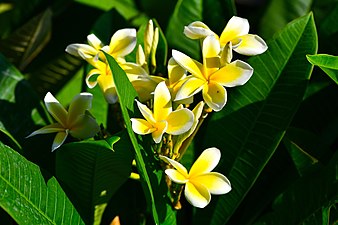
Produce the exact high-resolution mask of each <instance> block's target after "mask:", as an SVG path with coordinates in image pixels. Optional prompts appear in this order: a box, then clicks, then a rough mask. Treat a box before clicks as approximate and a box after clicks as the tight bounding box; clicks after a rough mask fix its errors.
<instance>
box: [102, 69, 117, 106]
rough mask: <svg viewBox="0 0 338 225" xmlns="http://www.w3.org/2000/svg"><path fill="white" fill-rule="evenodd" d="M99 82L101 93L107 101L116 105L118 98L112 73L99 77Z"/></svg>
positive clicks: (108, 72)
mask: <svg viewBox="0 0 338 225" xmlns="http://www.w3.org/2000/svg"><path fill="white" fill-rule="evenodd" d="M97 82H98V84H99V86H100V88H101V91H102V93H103V95H104V97H105V99H106V101H107V102H108V103H110V104H114V103H116V102H117V99H118V97H117V93H116V89H115V84H114V80H113V76H112V75H111V71H110V70H108V71H107V73H106V74H101V75H99V76H98V77H97Z"/></svg>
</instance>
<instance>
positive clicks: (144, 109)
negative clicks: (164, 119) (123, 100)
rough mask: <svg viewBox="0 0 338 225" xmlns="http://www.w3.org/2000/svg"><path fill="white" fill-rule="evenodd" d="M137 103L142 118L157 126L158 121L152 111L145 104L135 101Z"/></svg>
mask: <svg viewBox="0 0 338 225" xmlns="http://www.w3.org/2000/svg"><path fill="white" fill-rule="evenodd" d="M135 101H136V103H137V107H138V109H139V110H140V112H141V114H142V116H143V117H144V118H145V119H146V120H147V121H148V122H149V123H151V124H155V123H156V121H155V119H154V117H153V113H152V112H151V110H150V109H149V108H148V107H147V106H146V105H144V104H142V103H141V102H139V101H137V100H135Z"/></svg>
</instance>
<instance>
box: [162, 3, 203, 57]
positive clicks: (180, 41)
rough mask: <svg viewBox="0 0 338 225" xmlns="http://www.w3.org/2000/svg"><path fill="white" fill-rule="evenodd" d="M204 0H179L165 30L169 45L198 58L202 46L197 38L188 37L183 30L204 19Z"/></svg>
mask: <svg viewBox="0 0 338 225" xmlns="http://www.w3.org/2000/svg"><path fill="white" fill-rule="evenodd" d="M202 9H203V1H202V0H192V1H184V0H178V2H177V4H176V7H175V10H174V13H173V14H172V16H171V18H170V20H169V24H168V27H167V29H166V31H165V36H166V37H167V41H168V45H169V46H170V47H171V48H175V49H177V50H179V51H182V52H185V54H187V55H189V56H190V57H192V58H194V59H196V60H198V59H199V58H200V52H201V47H200V44H199V42H198V41H197V40H191V39H189V38H187V37H186V36H185V35H184V33H183V31H184V26H187V25H189V24H190V23H191V22H194V21H201V20H202V19H203V17H202V12H203V10H202Z"/></svg>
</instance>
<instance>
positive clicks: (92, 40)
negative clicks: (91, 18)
mask: <svg viewBox="0 0 338 225" xmlns="http://www.w3.org/2000/svg"><path fill="white" fill-rule="evenodd" d="M87 41H88V43H89V44H90V45H91V46H93V47H94V48H95V49H97V50H100V49H101V48H102V47H103V43H102V42H101V40H100V39H98V38H97V37H96V36H95V34H89V35H88V36H87Z"/></svg>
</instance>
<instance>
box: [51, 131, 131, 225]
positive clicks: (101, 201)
mask: <svg viewBox="0 0 338 225" xmlns="http://www.w3.org/2000/svg"><path fill="white" fill-rule="evenodd" d="M132 159H133V153H132V146H131V143H130V142H129V138H128V135H127V134H126V133H119V134H117V135H115V136H112V137H110V138H109V139H108V140H97V141H82V142H73V143H69V144H66V145H63V146H61V147H60V149H58V150H57V152H56V177H57V178H58V179H59V180H60V181H62V184H63V185H65V186H64V187H65V190H66V192H67V194H68V195H69V196H70V199H71V200H72V201H73V202H74V205H75V206H76V207H77V209H78V211H79V213H80V214H81V215H82V218H83V219H84V221H85V222H86V224H93V222H95V223H97V222H99V221H100V220H101V216H102V214H103V212H104V208H105V206H106V205H107V204H108V202H109V201H110V199H111V198H112V196H113V195H114V194H115V192H116V191H117V190H118V188H119V187H120V186H121V185H122V184H123V183H124V182H125V181H126V180H127V179H128V178H129V175H130V173H131V162H132ZM116 204H118V203H116ZM98 208H100V210H99V212H98V211H97V209H98ZM94 215H95V217H94Z"/></svg>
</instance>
